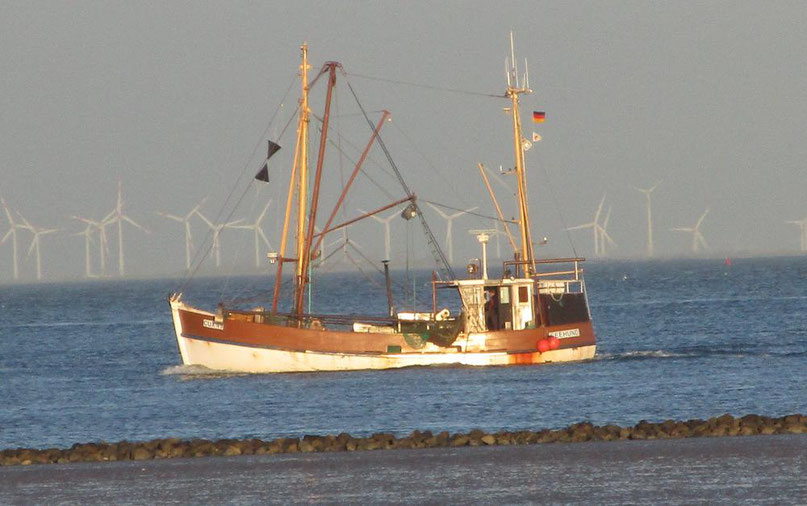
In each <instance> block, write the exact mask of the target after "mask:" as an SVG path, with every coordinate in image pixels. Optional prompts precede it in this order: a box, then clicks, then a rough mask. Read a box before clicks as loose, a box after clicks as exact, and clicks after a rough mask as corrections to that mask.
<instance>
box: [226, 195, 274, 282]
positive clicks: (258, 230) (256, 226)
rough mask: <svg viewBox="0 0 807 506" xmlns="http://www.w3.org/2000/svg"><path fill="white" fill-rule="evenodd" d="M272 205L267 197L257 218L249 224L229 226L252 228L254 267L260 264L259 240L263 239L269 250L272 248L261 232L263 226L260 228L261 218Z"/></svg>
mask: <svg viewBox="0 0 807 506" xmlns="http://www.w3.org/2000/svg"><path fill="white" fill-rule="evenodd" d="M270 205H272V199H269V201H268V202H266V205H265V206H263V211H261V214H259V215H258V219H257V220H255V223H253V224H251V225H232V227H231V228H242V229H245V230H252V231H253V233H254V234H255V267H260V266H261V253H260V241H261V240H263V243H264V244H265V245H266V247H267V248H269V249H270V250H271V249H273V248H272V245H271V244H269V239H267V238H266V234H264V233H263V228H261V223H262V222H263V219H264V218H265V217H266V211H267V210H269V206H270Z"/></svg>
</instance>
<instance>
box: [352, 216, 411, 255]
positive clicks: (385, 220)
mask: <svg viewBox="0 0 807 506" xmlns="http://www.w3.org/2000/svg"><path fill="white" fill-rule="evenodd" d="M359 212H361V213H363V214H366V211H364V210H363V209H359ZM400 215H401V212H400V211H395V212H394V213H392V214H391V215H389V216H387V217H386V218H379V217H378V216H376V215H375V214H374V215H372V216H370V218H372V219H374V220H375V221H377V222H378V223H381V224H382V225H384V258H385V259H386V260H391V258H390V254H391V252H392V248H391V244H392V242H391V240H390V224H391V223H392V220H394V219H395V218H396V217H398V216H400Z"/></svg>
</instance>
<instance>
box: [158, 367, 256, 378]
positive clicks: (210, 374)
mask: <svg viewBox="0 0 807 506" xmlns="http://www.w3.org/2000/svg"><path fill="white" fill-rule="evenodd" d="M243 374H244V373H234V372H226V371H218V370H216V369H210V368H207V367H205V366H203V365H172V366H170V367H166V368H165V369H163V370H162V371H160V376H181V377H183V378H227V377H233V376H243Z"/></svg>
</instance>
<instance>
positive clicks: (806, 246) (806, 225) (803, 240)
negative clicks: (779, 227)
mask: <svg viewBox="0 0 807 506" xmlns="http://www.w3.org/2000/svg"><path fill="white" fill-rule="evenodd" d="M786 223H791V224H793V225H798V226H799V229H800V230H799V231H800V232H801V234H800V236H799V238H800V241H799V251H807V217H805V218H804V219H803V220H795V221H788V222H786Z"/></svg>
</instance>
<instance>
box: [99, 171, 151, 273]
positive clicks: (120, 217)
mask: <svg viewBox="0 0 807 506" xmlns="http://www.w3.org/2000/svg"><path fill="white" fill-rule="evenodd" d="M122 195H123V192H122V189H121V180H120V179H118V202H117V203H116V204H115V209H113V210H112V211H111V212H110V213H109V214H108V215H106V217H105V218H104V219H103V220H102V221H101V228H102V229H103V228H105V227H106V226H107V225H113V224H117V225H118V274H120V276H121V277H123V275H124V268H123V222H124V221H125V222H127V223H128V224H130V225H132V226H134V227H137V228H139V229H140V230H142V231H143V232H146V233H148V230H146V229H145V228H143V227H142V226H140V225H139V224H138V223H135V221H134V220H132V219H131V218H129V217H128V216H126V215H125V214H123V196H122Z"/></svg>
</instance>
